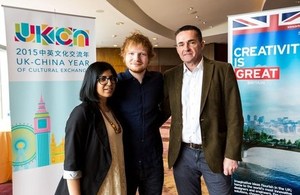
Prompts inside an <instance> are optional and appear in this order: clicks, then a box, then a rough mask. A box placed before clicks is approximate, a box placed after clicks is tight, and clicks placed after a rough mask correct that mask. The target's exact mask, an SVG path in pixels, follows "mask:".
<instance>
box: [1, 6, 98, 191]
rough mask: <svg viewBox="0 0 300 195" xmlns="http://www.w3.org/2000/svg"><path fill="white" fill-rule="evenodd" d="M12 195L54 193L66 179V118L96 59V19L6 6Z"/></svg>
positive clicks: (77, 98)
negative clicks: (64, 161)
mask: <svg viewBox="0 0 300 195" xmlns="http://www.w3.org/2000/svg"><path fill="white" fill-rule="evenodd" d="M4 11H5V22H6V36H7V53H8V66H9V67H8V70H9V91H10V93H9V95H10V103H11V105H10V110H11V123H12V127H11V131H12V148H13V152H12V153H13V160H12V161H13V194H14V195H41V194H43V195H48V194H49V195H52V194H54V191H55V189H56V186H57V184H58V181H59V179H60V177H61V176H62V167H63V166H62V164H63V160H64V129H65V124H66V120H67V118H68V116H69V114H70V112H71V110H72V109H73V107H74V106H75V105H77V104H79V103H80V102H79V90H80V86H81V82H82V79H83V75H84V73H85V71H86V69H87V67H88V66H89V64H90V63H92V62H94V61H95V59H96V47H95V41H94V39H95V38H94V37H95V34H94V32H95V30H94V28H95V19H94V18H91V17H81V16H74V15H66V14H60V13H52V12H43V11H35V10H26V9H20V8H14V7H4Z"/></svg>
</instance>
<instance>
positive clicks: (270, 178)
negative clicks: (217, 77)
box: [228, 7, 300, 195]
mask: <svg viewBox="0 0 300 195" xmlns="http://www.w3.org/2000/svg"><path fill="white" fill-rule="evenodd" d="M228 36H229V37H228V40H229V44H228V45H229V52H228V53H229V61H230V62H231V63H232V65H233V66H234V69H235V73H236V77H237V79H238V83H239V87H240V91H241V97H242V105H243V115H244V119H245V124H244V144H243V161H242V162H241V163H240V166H239V168H238V170H237V172H236V173H235V174H234V178H233V181H234V182H233V189H234V194H249V195H250V194H270V195H275V194H277V195H296V194H300V166H299V162H300V98H299V97H300V85H299V83H300V7H290V8H284V9H278V10H270V11H263V12H258V13H249V14H242V15H235V16H230V17H229V20H228Z"/></svg>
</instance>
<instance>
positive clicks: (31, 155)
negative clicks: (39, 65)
mask: <svg viewBox="0 0 300 195" xmlns="http://www.w3.org/2000/svg"><path fill="white" fill-rule="evenodd" d="M12 137H13V139H12V150H13V153H12V154H13V168H14V171H18V170H24V169H28V168H34V167H42V166H47V165H50V164H55V163H61V162H63V160H64V139H63V140H62V141H61V143H60V144H58V145H57V144H56V142H55V135H54V134H53V133H52V134H51V120H50V114H49V112H48V111H47V109H46V105H45V102H44V100H43V97H42V96H41V97H40V102H39V103H38V110H37V112H36V113H35V115H34V116H33V125H29V124H17V125H13V126H12Z"/></svg>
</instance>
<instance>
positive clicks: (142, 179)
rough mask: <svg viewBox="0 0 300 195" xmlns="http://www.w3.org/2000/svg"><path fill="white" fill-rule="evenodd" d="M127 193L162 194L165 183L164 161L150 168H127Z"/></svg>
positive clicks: (134, 194) (130, 194)
mask: <svg viewBox="0 0 300 195" xmlns="http://www.w3.org/2000/svg"><path fill="white" fill-rule="evenodd" d="M126 182H127V195H136V191H137V189H138V191H139V195H161V194H162V188H163V183H164V168H163V163H161V165H159V166H158V167H152V168H148V169H142V168H136V169H133V168H128V169H126Z"/></svg>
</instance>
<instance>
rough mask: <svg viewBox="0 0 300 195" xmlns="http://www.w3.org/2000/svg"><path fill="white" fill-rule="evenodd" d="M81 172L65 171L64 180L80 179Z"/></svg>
mask: <svg viewBox="0 0 300 195" xmlns="http://www.w3.org/2000/svg"><path fill="white" fill-rule="evenodd" d="M81 176H82V174H81V171H66V170H64V174H63V178H64V179H79V178H81Z"/></svg>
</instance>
